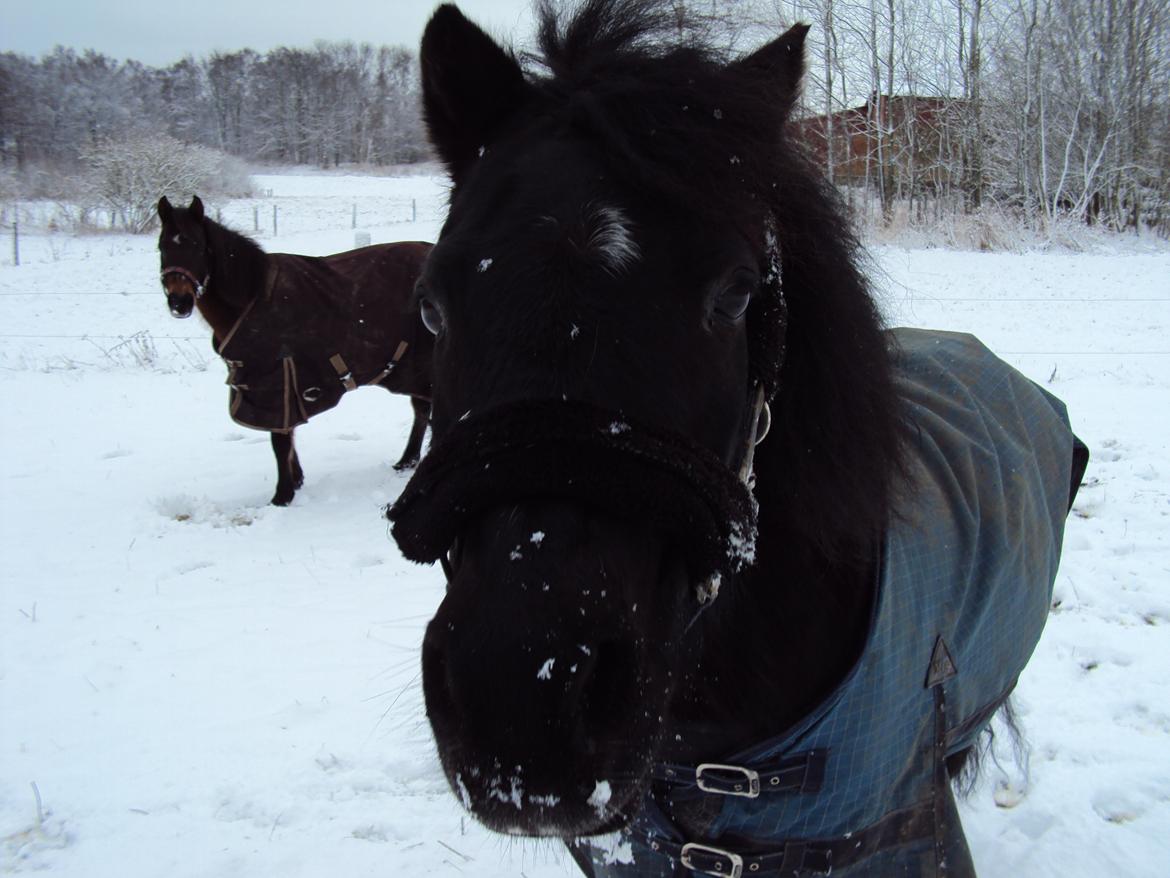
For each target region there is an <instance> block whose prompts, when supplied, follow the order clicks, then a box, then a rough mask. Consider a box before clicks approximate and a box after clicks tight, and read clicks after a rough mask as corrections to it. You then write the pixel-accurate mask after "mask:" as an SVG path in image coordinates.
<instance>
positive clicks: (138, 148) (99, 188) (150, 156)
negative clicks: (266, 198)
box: [82, 134, 251, 232]
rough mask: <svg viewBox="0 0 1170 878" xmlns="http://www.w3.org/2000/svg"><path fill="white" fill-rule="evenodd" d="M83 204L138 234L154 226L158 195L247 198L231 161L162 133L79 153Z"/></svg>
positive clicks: (244, 178)
mask: <svg viewBox="0 0 1170 878" xmlns="http://www.w3.org/2000/svg"><path fill="white" fill-rule="evenodd" d="M82 161H83V162H84V163H85V169H86V170H85V172H84V174H83V179H82V188H83V190H84V193H85V195H86V196H87V197H86V198H85V199H84V200H86V201H88V202H89V203H90V204H92V205H93V206H94V207H100V208H104V209H106V210H108V211H109V212H110V213H111V215H112V216H113V218H114V222H115V223H116V224H117V225H118V226H119V227H121V228H124V229H126V230H127V231H130V232H143V231H146V230H147V229H148V228H150V227H151V226H152V225H153V224H154V221H155V205H156V204H157V203H158V199H159V197H160V196H162V195H167V196H169V197H171V198H173V199H176V201H182V202H184V203H185V202H186V201H187V200H188V199H189V198H190V197H191V195H193V194H199V195H200V196H203V197H212V198H215V197H233V196H234V197H241V196H247V195H250V194H251V184H250V183H249V181H248V175H247V171H246V169H245V168H244V166H243V164H242V163H241V162H240V161H239V160H238V159H235V158H232V157H231V156H229V155H227V154H225V153H222V152H219V151H217V150H213V149H209V148H208V147H205V146H195V145H191V144H186V143H182V142H181V141H178V140H176V139H175V138H173V137H170V136H169V135H166V134H149V135H132V136H130V137H125V138H121V139H113V138H111V139H108V140H104V141H102V142H101V143H99V144H98V145H97V146H95V147H92V148H90V149H87V150H85V151H84V152H83V153H82Z"/></svg>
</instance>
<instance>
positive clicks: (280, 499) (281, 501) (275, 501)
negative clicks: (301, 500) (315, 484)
mask: <svg viewBox="0 0 1170 878" xmlns="http://www.w3.org/2000/svg"><path fill="white" fill-rule="evenodd" d="M295 496H296V491H289V492H288V493H284V492H283V491H277V492H276V493H275V494H273V495H272V505H273V506H288V504H290V503H292V501H293V497H295Z"/></svg>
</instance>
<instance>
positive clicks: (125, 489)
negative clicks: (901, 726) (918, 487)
mask: <svg viewBox="0 0 1170 878" xmlns="http://www.w3.org/2000/svg"><path fill="white" fill-rule="evenodd" d="M259 188H260V189H262V190H265V189H271V190H273V195H272V197H271V198H267V197H266V198H264V199H259V200H257V201H255V202H237V203H232V204H229V205H223V206H222V207H223V211H224V219H225V221H228V222H233V223H234V224H235V225H236V226H237V227H238V228H240V229H241V230H243V231H248V230H249V229H250V228H251V223H252V221H253V218H254V217H255V216H256V215H259V216H260V217H261V219H263V218H264V214H265V213H266V212H268V213H270V211H271V204H272V202H273V201H274V200H277V201H279V206H280V215H281V217H282V220H283V222H282V224H281V228H282V233H281V235H280V236H279V237H276V238H273V237H272V236H271V234H270V233H266V234H262V235H260V240H261V243H262V244H263V245H264V246H265V247H266V248H268V249H270V250H291V251H294V252H304V253H327V252H334V251H337V250H343V249H346V248H347V247H350V246H352V245H353V231H352V230H351V229H350V225H351V222H350V219H351V213H352V211H351V209H350V208H349V205H350V204H352V203H353V201H354V198H355V197H359V196H360V197H362V198H368V199H383V200H382V201H380V202H378V203H381V204H384V205H385V211H386V213H387V215H389V214H391V213H392V212H393V211H394V210H396V209H397V208H395V207H394V205H400V204H405V203H409V201H410V200H411V199H414V200H415V201H416V204H417V206H418V209H417V215H418V217H419V221H418V222H417V223H410V222H399V221H398V220H399V219H400V218H401V213H399V214H396V215H395V217H393V218H392V219H393V221H392V222H391V221H387V223H386V224H385V225H372V226H370V227H369V228H368V229H367V230H368V231H369V232H370V234H371V238H372V240H373V241H375V242H378V241H387V240H406V239H418V238H421V239H427V240H433V238H434V235H435V234H436V232H437V228H438V222H439V220H440V213H441V205H442V203H443V200H444V196H445V193H444V190H443V185H442V183H441V181H439V180H438V179H436V178H426V177H411V178H403V179H379V178H370V177H363V178H360V180H356V181H355V180H354V179H353V178H345V177H338V176H336V175H332V176H321V177H314V176H306V175H297V176H289V177H281V176H275V175H274V176H270V177H267V178H265V179H264V180H263V181H262V182H261V183H260V184H259ZM363 203H364V202H363ZM369 203H371V204H372V203H373V202H369ZM253 207H256V208H257V210H256V211H255V212H254V211H253ZM213 208H214V206H213ZM364 215H365V214H363V216H364ZM294 218H295V219H294ZM330 222H332V223H334V226H333V228H332V230H330V229H326V228H325V227H326V226H327V225H328V224H329V223H330ZM285 230H287V231H285ZM21 244H22V246H21V257H22V265H21V266H20V267H14V266H13V265H12V264H11V257H10V255H9V253H8V252H5V253H4V254H3V256H2V257H0V259H3V260H4V261H3V262H0V393H2V394H3V398H4V400H5V406H4V415H3V420H2V421H0V504H2V505H0V553H2V555H0V557H2V558H3V562H4V563H3V567H2V568H0V569H2V572H0V583H2V589H0V597H2V605H0V662H2V664H0V869H3V870H10V871H16V872H21V871H38V870H49V871H51V872H52V873H53V874H56V875H63V876H77V878H106V876H110V878H112V876H119V878H123V876H130V878H157V876H159V875H168V876H175V878H185V876H190V878H196V876H198V878H204V876H217V878H231V876H248V878H256V876H277V875H279V876H281V878H295V876H306V878H308V876H320V875H322V874H347V875H392V874H393V875H397V874H420V875H447V874H449V875H476V876H488V878H490V876H515V875H525V876H528V878H548V876H568V875H572V874H574V867H573V866H572V865H571V863H570V862H569V861H568V860H567V858H566V857H565V856H564V855H563V854H562V852H561V850H560V848H559V847H558V846H557V845H555V844H552V843H549V842H539V843H537V842H526V841H523V840H518V839H503V838H502V837H500V836H495V835H492V834H490V833H488V832H486V831H485V830H482V829H480V828H479V827H478V826H477V825H476V824H475V822H474V821H473V820H471V819H470V818H468V817H466V816H465V815H464V813H463V811H462V806H461V805H460V803H459V800H458V797H457V796H456V795H453V794H452V793H451V791H450V790H449V789H448V786H447V783H446V781H445V780H444V779H443V775H442V773H441V771H440V768H439V766H438V763H437V759H436V757H435V754H434V749H433V745H432V743H431V739H430V730H429V728H428V726H427V722H426V718H425V715H424V712H423V705H422V700H421V694H420V690H419V681H418V668H419V643H420V640H421V637H422V632H423V628H424V626H425V624H426V621H427V620H428V619H429V618H430V615H431V614H432V612H433V611H434V609H435V607H436V606H437V604H438V602H439V600H440V599H441V597H442V593H443V583H442V575H441V573H439V572H438V571H437V570H432V569H427V568H420V567H416V566H413V565H410V564H408V563H406V562H404V561H403V560H402V559H401V557H400V556H399V554H398V552H397V550H396V549H395V547H394V546H393V544H392V543H391V542H390V541H389V539H388V537H387V533H386V523H385V521H384V520H383V519H382V518H381V515H380V510H381V507H382V505H383V504H385V503H387V502H388V501H390V500H393V499H394V497H395V496H397V494H398V492H399V491H400V490H401V488H402V486H403V485H404V484H405V481H406V476H403V475H397V474H395V473H394V472H393V471H392V470H391V469H390V463H391V460H392V456H393V453H394V452H395V450H396V449H397V448H399V447H400V446H401V443H402V441H403V439H404V438H405V435H406V433H407V431H408V430H409V428H410V419H411V412H410V407H409V406H408V405H407V404H406V402H405V401H404V400H402V399H399V398H394V397H391V396H390V395H388V394H385V393H382V392H379V391H376V390H369V389H364V390H359V391H357V392H355V393H353V394H351V395H350V398H348V399H346V400H345V401H344V402H343V403H342V404H341V405H340V406H339V407H338V408H337V409H335V410H333V411H331V412H327V413H326V414H324V415H322V416H321V417H319V418H316V419H314V421H313V422H312V423H311V424H309V425H308V426H306V427H302V428H301V429H300V430H298V432H297V439H298V443H299V446H300V450H301V459H302V461H303V462H304V465H305V468H306V472H307V477H306V484H305V487H304V489H303V490H302V491H301V492H300V493H299V494H298V496H297V499H296V501H295V502H294V503H293V505H292V506H291V507H289V508H287V509H276V508H273V507H269V506H267V505H265V503H266V500H267V498H268V497H269V496H270V495H271V492H272V484H273V479H274V477H275V473H274V471H273V470H274V467H273V466H272V459H271V452H270V450H269V447H268V440H267V437H266V436H265V435H264V434H261V433H254V432H250V431H246V430H242V429H241V428H238V427H236V426H235V425H234V424H232V423H231V421H230V420H229V419H228V416H227V390H226V388H225V387H224V386H223V377H224V371H223V367H222V366H221V365H220V363H219V361H218V360H216V359H215V358H214V356H213V355H212V353H211V350H210V347H209V345H208V343H207V331H206V329H205V327H203V326H202V325H201V324H200V323H198V321H197V318H192V319H191V320H188V321H186V322H180V321H176V320H174V319H172V318H171V317H170V316H169V315H168V313H167V311H166V308H165V305H164V301H163V297H162V295H161V293H160V292H159V288H158V283H157V274H158V257H157V253H156V250H155V242H154V239H153V237H151V236H143V237H129V236H95V237H85V238H69V237H63V236H47V235H46V236H37V235H35V234H34V235H25V236H24V237H23V238H22V242H21ZM1119 247H1120V245H1119ZM874 255H875V262H876V266H875V267H876V268H877V270H878V272H877V273H878V284H879V286H880V287H881V289H882V290H883V291H884V298H883V304H884V307H885V308H886V310H887V313H888V314H889V317H890V320H891V322H893V323H900V324H907V325H916V326H929V327H935V328H947V329H959V330H967V331H972V332H974V333H976V334H977V335H979V336H980V337H981V338H982V339H983V340H984V341H985V342H987V343H988V345H989V346H991V347H992V349H994V350H996V351H998V352H999V353H1001V354H1002V355H1003V356H1005V358H1006V359H1008V360H1009V361H1010V362H1012V363H1014V364H1015V365H1017V366H1018V367H1019V368H1021V369H1022V370H1023V371H1024V372H1025V373H1027V374H1028V375H1030V376H1031V377H1033V378H1034V379H1035V380H1037V381H1039V382H1041V383H1042V384H1044V385H1046V386H1049V387H1051V388H1052V389H1053V391H1054V392H1056V393H1057V394H1058V395H1059V396H1061V397H1062V398H1063V399H1065V400H1066V401H1067V402H1068V405H1069V410H1070V412H1071V413H1072V418H1073V423H1074V425H1075V427H1076V430H1077V432H1078V433H1079V434H1080V435H1081V436H1082V437H1083V438H1084V439H1085V440H1086V441H1087V442H1088V444H1089V445H1090V447H1091V449H1092V452H1093V461H1092V463H1091V465H1090V469H1089V473H1088V483H1087V484H1086V485H1085V487H1083V488H1082V490H1081V493H1080V496H1079V498H1078V501H1077V505H1076V508H1075V510H1074V513H1073V515H1072V517H1071V519H1070V521H1069V525H1068V533H1067V537H1066V541H1065V556H1064V562H1063V565H1062V569H1061V573H1060V576H1059V578H1058V581H1057V584H1056V597H1055V601H1054V610H1053V614H1052V616H1051V618H1050V620H1049V623H1048V628H1047V630H1046V632H1045V635H1044V638H1043V640H1042V641H1041V643H1040V646H1039V647H1038V649H1037V652H1036V655H1035V657H1034V659H1033V661H1032V663H1031V664H1030V665H1029V667H1028V669H1027V670H1026V671H1025V673H1024V675H1023V677H1022V679H1021V681H1020V685H1019V688H1018V689H1017V699H1016V701H1017V705H1018V707H1019V712H1020V715H1021V719H1022V722H1023V725H1024V728H1025V730H1026V733H1027V740H1028V749H1027V751H1026V753H1025V754H1024V756H1025V758H1024V760H1023V764H1024V765H1026V767H1027V771H1026V773H1025V771H1024V770H1023V769H1022V768H1021V767H1019V765H1018V763H1017V762H1016V761H1013V759H1012V754H1010V753H1009V752H1008V751H1007V747H1006V738H1004V737H1001V739H1000V741H1001V748H1000V750H999V752H998V755H999V756H1000V761H999V764H996V763H994V762H989V763H988V765H989V770H988V772H987V775H986V780H985V781H984V783H983V785H982V786H981V787H980V788H978V789H977V790H976V791H975V793H974V794H973V795H972V796H971V798H970V800H969V801H968V802H967V804H966V805H964V806H963V809H962V813H963V820H964V824H965V826H966V828H967V831H968V834H969V836H970V840H971V847H972V850H973V853H974V856H975V860H976V865H977V866H978V868H979V870H980V874H982V875H985V876H1009V875H1010V876H1029V878H1043V876H1060V878H1090V876H1091V878H1097V876H1101V875H1126V876H1135V878H1144V876H1150V878H1153V876H1161V875H1164V874H1166V864H1167V863H1170V677H1168V676H1167V674H1166V672H1165V668H1167V667H1170V636H1168V630H1170V537H1168V535H1167V534H1168V532H1170V528H1168V526H1167V525H1168V524H1170V487H1168V485H1167V476H1168V475H1170V472H1168V470H1170V450H1168V448H1167V439H1166V437H1167V436H1168V435H1170V253H1167V252H1165V251H1158V250H1156V249H1154V250H1147V251H1146V252H1138V251H1137V250H1136V249H1135V250H1132V251H1130V250H1119V251H1118V252H1114V253H1094V254H1068V253H1044V254H1034V255H997V254H972V253H956V252H945V251H906V250H899V249H882V250H879V251H877V252H876V253H875V254H874ZM533 536H534V538H533V540H532V541H531V542H528V543H526V544H525V545H524V546H523V547H519V548H520V549H521V550H524V551H539V550H540V549H541V545H540V540H538V539H536V538H535V536H536V535H535V534H534V535H533ZM542 670H544V667H543V666H540V665H537V666H534V667H533V669H532V671H531V673H532V674H533V675H534V676H538V675H539V672H540V671H542ZM566 672H571V669H570V668H562V667H561V666H560V665H559V664H558V665H556V666H555V667H554V666H553V664H552V663H551V662H549V663H548V667H547V674H548V675H549V676H550V677H551V678H552V679H556V678H557V676H558V675H560V674H562V673H566ZM532 684H533V685H542V684H543V685H548V683H546V682H544V681H542V680H541V681H540V682H538V680H533V681H532ZM505 780H506V779H505ZM34 784H35V789H34V786H33V785H34ZM600 784H601V781H600V779H599V785H598V789H597V791H596V792H595V796H596V799H597V803H598V804H599V805H603V804H604V803H603V802H602V801H601V800H602V798H604V789H603V788H602V787H601V785H600ZM500 790H501V794H504V795H510V794H511V792H512V788H511V785H510V783H505V782H504V780H501V787H500ZM38 800H39V804H38ZM525 804H526V803H525ZM617 844H618V843H617V842H616V840H615V846H616V845H617ZM614 855H615V856H620V855H622V851H620V850H618V849H617V848H616V847H615V851H614Z"/></svg>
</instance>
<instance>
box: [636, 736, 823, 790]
mask: <svg viewBox="0 0 1170 878" xmlns="http://www.w3.org/2000/svg"><path fill="white" fill-rule="evenodd" d="M828 755H829V751H828V750H827V749H825V748H823V747H821V748H818V749H815V750H808V751H806V752H804V753H796V754H793V755H792V756H786V757H785V758H783V759H781V760H780V761H778V762H776V763H775V764H774V765H772V766H770V767H768V768H748V767H746V766H742V765H723V764H721V763H714V762H704V763H703V764H702V765H699V766H698V767H697V768H691V767H690V766H684V765H675V764H673V763H660V764H658V765H655V766H654V779H655V780H657V781H659V782H661V783H665V784H669V785H670V786H672V787H676V788H678V789H679V790H690V789H699V790H702V791H703V792H704V793H716V794H718V795H724V796H743V797H744V798H748V799H754V798H756V797H758V796H759V795H760V794H761V793H816V792H820V789H821V787H822V786H823V785H824V781H825V763H826V762H827V760H828Z"/></svg>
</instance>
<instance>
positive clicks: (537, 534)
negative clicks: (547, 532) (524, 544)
mask: <svg viewBox="0 0 1170 878" xmlns="http://www.w3.org/2000/svg"><path fill="white" fill-rule="evenodd" d="M528 540H529V542H531V543H532V544H533V545H534V546H539V545H540V544H541V543H543V542H544V531H542V530H534V531H533V532H532V536H530V537H529V538H528Z"/></svg>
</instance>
